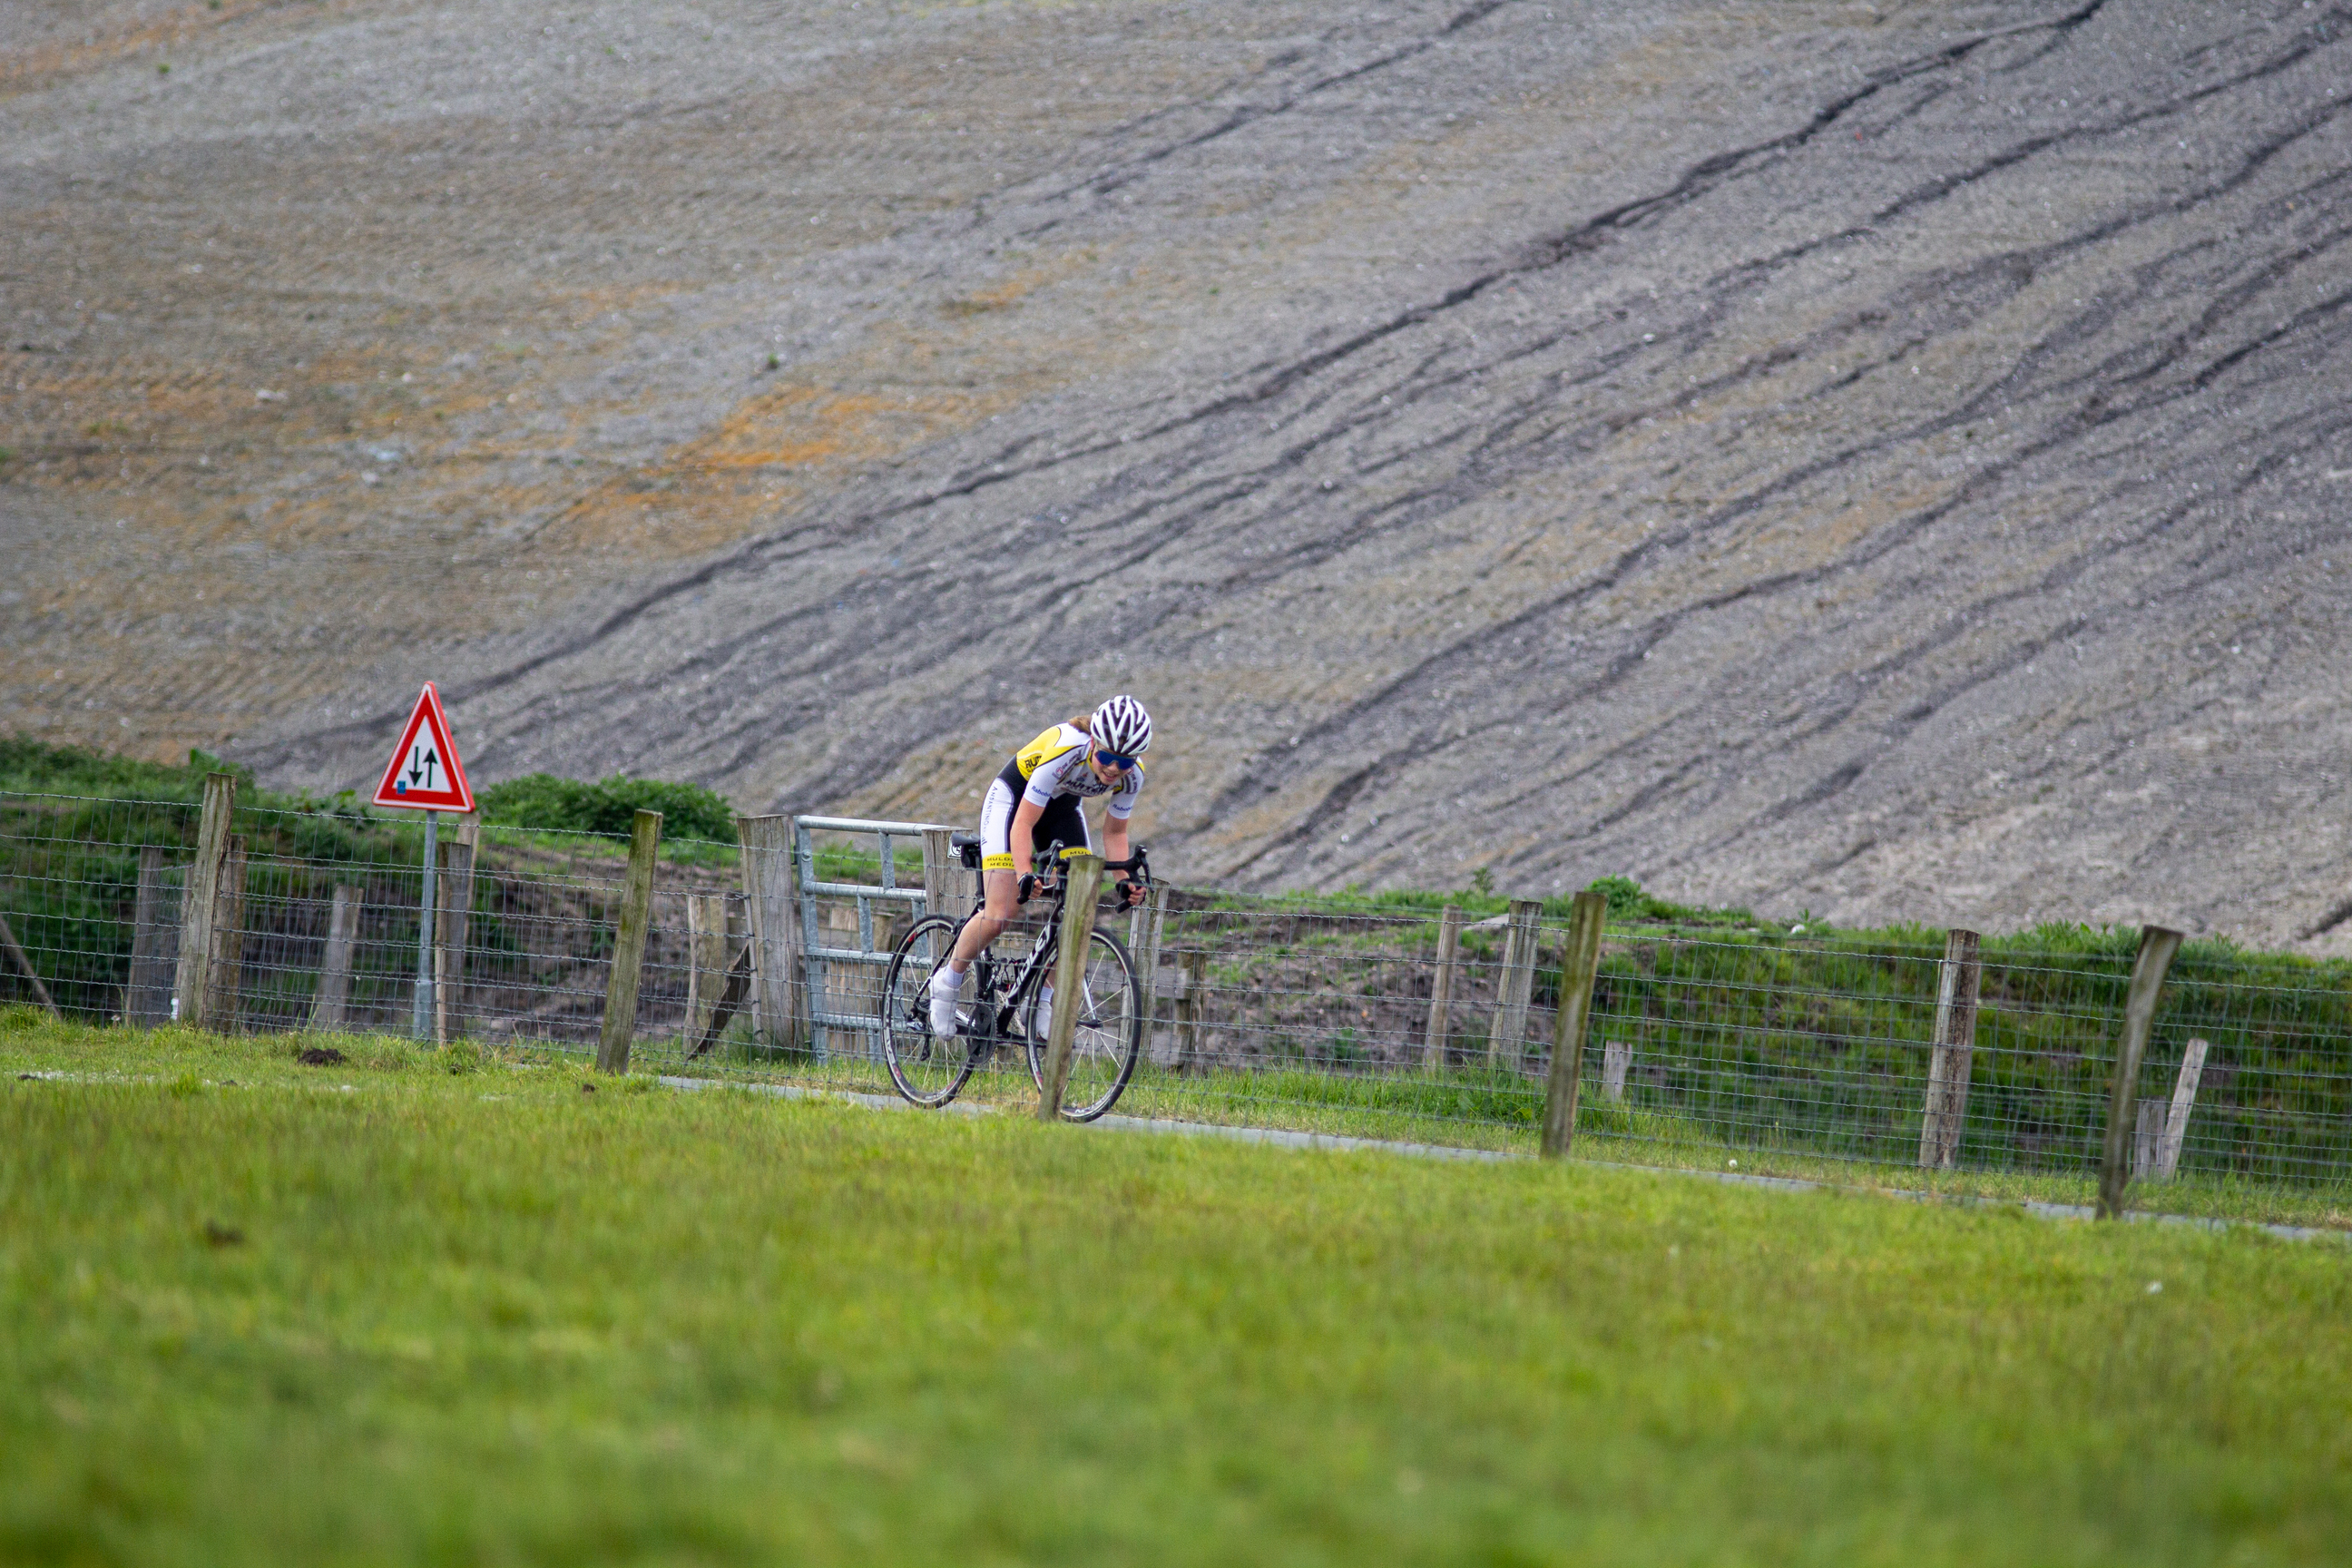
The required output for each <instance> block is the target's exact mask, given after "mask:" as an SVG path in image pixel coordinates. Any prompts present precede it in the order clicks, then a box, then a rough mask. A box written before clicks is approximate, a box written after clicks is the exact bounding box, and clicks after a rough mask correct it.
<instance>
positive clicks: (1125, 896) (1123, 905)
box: [1118, 877, 1143, 910]
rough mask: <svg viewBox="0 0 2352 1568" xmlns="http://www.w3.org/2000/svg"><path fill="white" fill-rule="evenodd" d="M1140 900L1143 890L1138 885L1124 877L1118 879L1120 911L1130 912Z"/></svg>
mask: <svg viewBox="0 0 2352 1568" xmlns="http://www.w3.org/2000/svg"><path fill="white" fill-rule="evenodd" d="M1142 900H1143V889H1142V887H1141V886H1140V885H1139V884H1138V883H1135V882H1130V881H1129V880H1128V879H1126V878H1124V877H1121V878H1120V879H1118V907H1119V908H1120V909H1122V910H1131V909H1133V908H1134V907H1135V906H1136V905H1137V904H1138V903H1140V902H1141V901H1142Z"/></svg>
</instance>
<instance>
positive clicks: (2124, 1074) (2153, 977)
mask: <svg viewBox="0 0 2352 1568" xmlns="http://www.w3.org/2000/svg"><path fill="white" fill-rule="evenodd" d="M2179 951H2180V933H2179V931H2167V930H2165V929H2164V928H2163V927H2162V926H2142V927H2141V928H2140V932H2139V954H2138V956H2137V957H2136V958H2134V959H2133V960H2132V973H2131V988H2130V990H2128V991H2127V992H2126V993H2125V996H2124V1027H2123V1035H2122V1037H2121V1038H2119V1039H2117V1040H2116V1077H2115V1081H2114V1082H2113V1083H2112V1084H2110V1085H2109V1086H2108V1089H2107V1136H2106V1141H2105V1144H2104V1146H2103V1147H2102V1148H2101V1150H2100V1152H2099V1209H2098V1215H2099V1217H2100V1218H2101V1219H2120V1218H2122V1217H2123V1212H2124V1189H2125V1188H2126V1186H2128V1185H2129V1184H2130V1183H2131V1167H2130V1166H2129V1165H2128V1164H2127V1163H2126V1160H2127V1159H2128V1157H2129V1155H2130V1142H2131V1135H2132V1117H2133V1110H2134V1108H2135V1105H2136V1104H2137V1100H2138V1098H2139V1095H2138V1089H2139V1064H2140V1059H2141V1058H2143V1057H2145V1056H2146V1055H2147V1037H2148V1031H2149V1030H2150V1029H2151V1028H2152V1027H2154V1026H2155V1024H2156V1001H2157V996H2158V993H2160V992H2161V991H2162V990H2163V989H2164V973H2165V971H2166V970H2168V969H2169V968H2171V967H2172V955H2173V954H2174V953H2176V952H2179Z"/></svg>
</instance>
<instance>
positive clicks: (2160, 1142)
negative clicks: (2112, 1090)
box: [2131, 1094, 2165, 1182]
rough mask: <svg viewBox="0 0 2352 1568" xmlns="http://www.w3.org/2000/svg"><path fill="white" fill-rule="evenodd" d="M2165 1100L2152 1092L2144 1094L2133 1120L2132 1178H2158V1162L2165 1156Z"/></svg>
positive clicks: (2140, 1180)
mask: <svg viewBox="0 0 2352 1568" xmlns="http://www.w3.org/2000/svg"><path fill="white" fill-rule="evenodd" d="M2164 1111H2165V1102H2164V1101H2163V1100H2158V1098H2157V1097H2156V1096H2154V1095H2152V1094H2147V1095H2142V1096H2141V1097H2140V1101H2139V1113H2138V1115H2137V1117H2135V1118H2134V1119H2133V1121H2132V1162H2131V1173H2132V1180H2133V1181H2135V1182H2151V1181H2154V1180H2155V1179H2156V1167H2157V1163H2158V1161H2159V1160H2161V1159H2163V1158H2164Z"/></svg>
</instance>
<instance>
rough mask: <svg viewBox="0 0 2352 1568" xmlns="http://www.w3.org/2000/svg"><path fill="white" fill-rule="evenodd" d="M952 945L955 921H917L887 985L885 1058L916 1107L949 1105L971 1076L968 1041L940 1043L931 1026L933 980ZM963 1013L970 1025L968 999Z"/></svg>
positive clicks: (957, 1039)
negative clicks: (931, 987)
mask: <svg viewBox="0 0 2352 1568" xmlns="http://www.w3.org/2000/svg"><path fill="white" fill-rule="evenodd" d="M954 940H955V927H954V924H953V922H952V921H947V920H944V919H931V920H925V921H919V922H918V923H917V924H916V925H915V926H914V928H913V929H912V930H910V931H908V933H907V934H906V936H905V937H903V938H901V939H900V941H899V943H898V951H897V952H896V953H894V954H893V955H892V957H891V960H890V969H889V973H888V975H887V977H886V979H885V980H884V982H883V994H882V1020H883V1028H882V1049H883V1059H884V1061H885V1063H886V1064H887V1066H888V1068H889V1069H890V1079H891V1081H892V1082H893V1083H895V1084H896V1085H897V1086H898V1092H899V1093H901V1094H903V1095H905V1096H906V1097H907V1098H908V1100H913V1101H914V1102H915V1103H916V1104H918V1105H944V1104H946V1103H947V1102H948V1101H949V1100H952V1099H954V1098H955V1096H956V1091H957V1090H959V1089H961V1088H962V1087H963V1083H964V1079H966V1078H968V1077H970V1076H971V1042H970V1038H969V1036H968V1035H966V1034H963V1033H959V1034H957V1035H953V1036H950V1037H945V1038H942V1037H940V1036H938V1035H937V1034H935V1033H934V1031H933V1029H932V1026H931V1005H930V1004H931V994H930V982H931V975H932V974H933V973H935V972H936V971H938V970H939V969H940V966H942V965H943V964H945V963H947V959H948V954H949V952H950V950H951V949H952V947H953V944H954ZM959 1011H960V1013H961V1015H962V1018H963V1021H964V1022H965V1023H966V1024H967V1025H968V1022H969V1018H970V1015H971V1011H972V1002H971V997H970V996H969V995H967V996H966V997H965V998H964V1000H963V1003H962V1005H961V1007H960V1009H959Z"/></svg>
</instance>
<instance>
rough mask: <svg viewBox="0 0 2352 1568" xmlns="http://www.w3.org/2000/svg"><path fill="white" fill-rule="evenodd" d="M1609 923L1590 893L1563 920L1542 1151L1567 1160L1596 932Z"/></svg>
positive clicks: (1604, 904) (1597, 953) (1595, 968)
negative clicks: (1565, 934) (1565, 924)
mask: <svg viewBox="0 0 2352 1568" xmlns="http://www.w3.org/2000/svg"><path fill="white" fill-rule="evenodd" d="M1608 922H1609V896H1608V895H1607V894H1606V893H1596V892H1593V891H1591V889H1586V890H1585V891H1584V892H1581V893H1579V894H1577V895H1576V902H1575V903H1574V904H1573V905H1572V906H1571V907H1570V910H1569V915H1568V945H1567V947H1566V948H1565V949H1564V950H1563V951H1562V952H1561V953H1560V955H1559V1016H1558V1018H1557V1019H1556V1021H1555V1024H1554V1027H1553V1030H1552V1039H1551V1082H1550V1083H1549V1085H1548V1086H1547V1087H1546V1089H1545V1092H1544V1130H1543V1152H1544V1155H1545V1157H1546V1158H1548V1159H1553V1160H1558V1159H1562V1158H1565V1157H1566V1156H1567V1153H1568V1151H1569V1146H1570V1144H1572V1143H1573V1142H1576V1094H1577V1087H1578V1083H1579V1080H1580V1079H1582V1077H1583V1076H1584V1036H1585V1032H1586V1029H1587V1027H1588V1026H1590V1024H1591V1018H1592V985H1593V982H1594V981H1595V980H1597V979H1599V978H1600V975H1601V928H1602V927H1603V926H1605V925H1607V924H1608Z"/></svg>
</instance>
